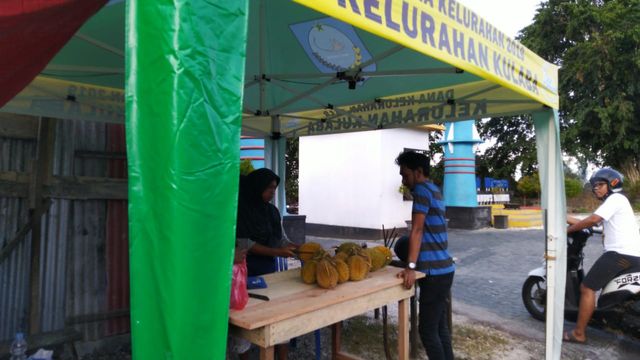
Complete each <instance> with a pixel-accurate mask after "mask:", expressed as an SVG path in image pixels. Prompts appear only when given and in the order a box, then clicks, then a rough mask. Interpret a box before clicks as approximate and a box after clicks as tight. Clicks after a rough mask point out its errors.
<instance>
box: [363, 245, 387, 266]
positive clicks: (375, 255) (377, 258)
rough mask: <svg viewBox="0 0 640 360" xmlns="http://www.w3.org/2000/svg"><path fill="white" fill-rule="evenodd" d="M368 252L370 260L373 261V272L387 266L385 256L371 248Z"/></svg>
mask: <svg viewBox="0 0 640 360" xmlns="http://www.w3.org/2000/svg"><path fill="white" fill-rule="evenodd" d="M366 251H367V253H368V254H369V259H371V271H376V270H378V269H382V268H383V267H384V265H385V257H384V254H383V253H381V252H380V251H377V250H375V248H369V249H366Z"/></svg>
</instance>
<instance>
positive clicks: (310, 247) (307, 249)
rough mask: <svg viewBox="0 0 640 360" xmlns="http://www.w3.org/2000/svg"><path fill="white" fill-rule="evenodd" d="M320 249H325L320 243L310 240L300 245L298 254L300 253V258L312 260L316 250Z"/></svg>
mask: <svg viewBox="0 0 640 360" xmlns="http://www.w3.org/2000/svg"><path fill="white" fill-rule="evenodd" d="M318 250H323V251H324V249H322V246H321V245H320V244H318V243H315V242H308V243H304V244H302V245H300V247H299V248H298V254H299V255H300V256H299V257H300V260H302V261H307V260H311V259H312V258H313V257H314V255H315V253H316V251H318Z"/></svg>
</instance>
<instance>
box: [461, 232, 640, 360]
mask: <svg viewBox="0 0 640 360" xmlns="http://www.w3.org/2000/svg"><path fill="white" fill-rule="evenodd" d="M544 244H545V242H544V234H543V230H542V229H527V230H522V229H508V230H498V229H492V228H490V229H482V230H474V231H466V230H450V233H449V248H450V250H451V253H452V256H454V257H455V258H457V270H456V278H455V280H454V286H453V297H454V312H459V313H463V314H465V315H468V316H470V317H472V318H475V319H476V320H480V321H483V322H486V323H490V324H492V325H494V326H497V327H500V328H502V329H504V330H507V331H510V332H513V333H515V334H517V335H522V336H526V337H528V338H534V339H540V340H542V339H543V338H544V323H542V322H540V321H537V320H534V319H533V318H531V317H530V316H529V314H528V312H527V311H526V310H525V308H524V306H523V305H522V300H521V289H522V284H523V282H524V280H525V279H526V277H527V274H528V272H529V271H530V270H531V269H533V268H535V267H538V266H540V265H541V263H542V255H543V253H544V246H545V245H544ZM601 253H602V244H601V238H600V236H599V235H595V236H594V237H592V238H591V239H590V242H589V243H588V244H587V246H586V248H585V269H587V270H588V269H589V268H590V267H591V265H592V264H593V262H594V261H595V260H596V259H597V257H598V256H599V255H600V254H601ZM565 327H566V328H572V327H573V324H571V323H565ZM588 335H589V344H590V345H589V346H588V347H586V348H585V349H583V350H581V351H584V352H585V354H587V355H588V358H590V359H605V358H606V359H640V342H637V341H633V340H630V339H627V338H625V337H623V336H616V335H613V334H610V333H606V332H604V331H600V330H597V329H590V330H589V333H588ZM573 346H579V345H573Z"/></svg>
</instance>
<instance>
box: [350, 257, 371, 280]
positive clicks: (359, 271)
mask: <svg viewBox="0 0 640 360" xmlns="http://www.w3.org/2000/svg"><path fill="white" fill-rule="evenodd" d="M347 265H348V266H349V280H351V281H360V280H362V279H364V278H365V277H367V275H368V274H369V266H370V263H369V262H368V261H367V259H366V258H364V257H363V256H360V255H353V256H350V257H349V259H347Z"/></svg>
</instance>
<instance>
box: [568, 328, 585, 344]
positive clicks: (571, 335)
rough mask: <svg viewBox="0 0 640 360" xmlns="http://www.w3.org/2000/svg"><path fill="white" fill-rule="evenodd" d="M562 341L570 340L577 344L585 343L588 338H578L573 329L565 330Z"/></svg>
mask: <svg viewBox="0 0 640 360" xmlns="http://www.w3.org/2000/svg"><path fill="white" fill-rule="evenodd" d="M562 341H564V342H570V343H576V344H584V343H586V342H587V340H580V339H578V338H577V337H576V336H575V335H574V334H573V330H571V331H565V332H564V334H562Z"/></svg>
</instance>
